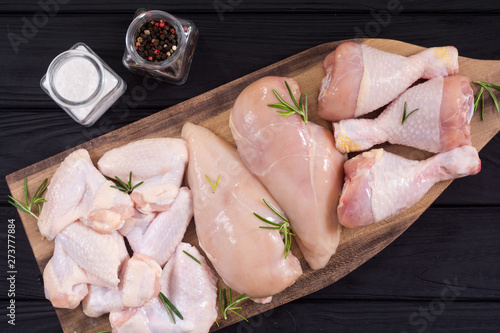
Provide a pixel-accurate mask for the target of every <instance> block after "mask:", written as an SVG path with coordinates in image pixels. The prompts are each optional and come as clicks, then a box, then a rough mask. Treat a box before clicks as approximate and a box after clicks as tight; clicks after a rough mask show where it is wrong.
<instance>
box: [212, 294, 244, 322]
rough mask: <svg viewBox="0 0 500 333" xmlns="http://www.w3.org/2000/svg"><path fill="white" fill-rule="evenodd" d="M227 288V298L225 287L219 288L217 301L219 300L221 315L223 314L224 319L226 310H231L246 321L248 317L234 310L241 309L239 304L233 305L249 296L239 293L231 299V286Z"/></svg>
mask: <svg viewBox="0 0 500 333" xmlns="http://www.w3.org/2000/svg"><path fill="white" fill-rule="evenodd" d="M228 289H229V299H228V298H227V295H226V289H225V288H222V289H219V302H220V309H221V310H222V316H224V319H227V312H228V311H231V312H232V313H234V314H235V315H237V316H239V317H240V318H242V319H243V320H245V321H246V322H248V319H246V318H245V317H243V316H242V315H241V314H239V313H238V312H236V310H241V306H235V305H236V304H238V303H241V302H243V301H244V300H247V299H249V298H250V296H247V294H241V295H240V296H238V297H237V298H236V299H235V300H234V301H233V297H232V295H231V288H228Z"/></svg>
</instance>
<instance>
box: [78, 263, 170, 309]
mask: <svg viewBox="0 0 500 333" xmlns="http://www.w3.org/2000/svg"><path fill="white" fill-rule="evenodd" d="M161 272H162V269H161V267H160V265H158V264H157V263H156V262H155V261H154V260H153V259H152V258H151V257H148V256H146V255H144V254H134V256H133V257H132V258H130V260H128V261H127V262H126V263H125V264H124V265H123V266H122V269H121V274H120V285H119V289H118V290H112V289H108V288H106V287H101V286H96V285H90V286H89V293H88V295H87V296H86V297H85V299H84V300H83V303H82V306H83V312H84V313H85V314H86V315H87V316H89V317H99V316H101V315H103V314H105V313H108V312H114V311H121V310H123V309H124V308H126V307H141V306H144V305H146V304H148V303H149V301H151V300H152V299H153V298H154V297H157V296H158V293H159V292H160V290H161V284H160V281H159V279H160V275H161Z"/></svg>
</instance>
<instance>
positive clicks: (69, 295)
mask: <svg viewBox="0 0 500 333" xmlns="http://www.w3.org/2000/svg"><path fill="white" fill-rule="evenodd" d="M58 238H59V237H56V239H55V248H54V254H53V256H52V258H51V259H50V260H49V262H48V263H47V265H46V266H45V269H44V271H43V287H44V291H45V298H47V299H48V300H49V301H50V302H51V303H52V305H53V306H54V307H56V308H67V309H74V308H76V307H77V306H78V304H80V301H81V300H82V299H83V298H84V297H85V296H86V295H87V293H88V287H87V283H95V284H101V285H103V283H102V282H101V281H100V280H99V279H98V278H96V277H94V276H92V275H91V274H87V272H85V271H84V270H83V269H82V268H81V267H80V266H79V265H78V264H77V263H76V262H75V261H74V260H73V259H71V257H70V256H68V254H67V253H66V251H64V249H63V247H62V245H61V243H60V242H59V240H58Z"/></svg>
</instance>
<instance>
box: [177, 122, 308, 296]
mask: <svg viewBox="0 0 500 333" xmlns="http://www.w3.org/2000/svg"><path fill="white" fill-rule="evenodd" d="M182 137H183V138H184V139H185V140H186V141H187V142H188V145H189V164H188V172H187V181H188V184H189V187H190V188H191V190H192V191H193V206H194V219H195V224H196V234H197V235H198V240H199V243H200V246H201V248H202V249H203V250H204V251H205V253H206V254H207V256H208V258H209V259H210V261H211V262H212V264H213V265H214V267H215V269H216V270H217V272H218V273H219V275H220V276H221V277H222V279H223V280H224V282H225V283H226V284H227V285H228V286H229V287H231V288H232V289H233V290H236V291H238V292H239V293H246V294H247V295H248V296H250V297H252V298H254V299H255V300H256V301H260V302H268V301H270V298H269V297H270V296H272V295H274V294H277V293H279V292H280V291H282V290H283V289H285V288H286V287H288V286H290V285H292V284H293V283H294V282H295V280H296V279H297V278H298V277H299V276H300V275H301V274H302V269H301V267H300V262H299V260H298V259H297V258H296V257H295V256H294V255H293V254H292V253H291V252H290V253H289V255H288V257H287V258H286V259H285V256H284V250H285V248H284V243H283V240H282V239H281V235H280V234H279V231H278V230H268V229H261V228H259V226H264V225H265V224H264V223H263V222H262V221H260V220H259V219H258V218H257V217H255V216H254V214H253V213H254V212H255V213H257V214H259V215H261V216H262V217H264V218H267V219H269V220H270V221H273V222H275V223H279V222H281V220H280V219H279V218H278V216H276V215H275V214H274V213H273V212H272V211H271V210H270V209H269V208H267V206H266V205H265V204H264V202H263V201H262V199H266V200H267V201H268V202H270V203H271V204H272V205H273V206H274V207H276V208H277V209H278V210H280V211H281V209H280V208H279V206H278V204H277V203H276V202H275V201H274V199H273V198H272V196H271V194H269V192H267V190H266V189H265V188H264V186H262V184H261V183H260V182H259V181H258V180H257V178H256V177H255V176H254V175H253V174H252V173H251V172H250V171H249V170H248V169H247V168H246V166H245V165H244V164H243V162H242V161H241V158H240V157H239V156H238V153H237V152H236V149H234V148H233V147H232V146H230V145H229V144H228V143H226V142H225V141H223V140H222V139H220V138H219V137H217V136H216V135H215V134H213V133H212V132H210V131H209V130H208V129H206V128H203V127H201V126H197V125H193V124H191V123H186V124H185V125H184V127H183V128H182ZM219 175H220V181H219V183H218V186H217V188H216V189H215V191H213V190H212V187H211V186H210V183H209V181H208V179H207V178H206V176H208V177H210V178H211V179H212V181H213V182H215V181H216V180H217V178H218V176H219Z"/></svg>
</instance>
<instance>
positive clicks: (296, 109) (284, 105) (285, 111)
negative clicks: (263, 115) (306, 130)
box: [268, 81, 309, 124]
mask: <svg viewBox="0 0 500 333" xmlns="http://www.w3.org/2000/svg"><path fill="white" fill-rule="evenodd" d="M285 86H286V89H287V90H288V94H289V95H290V98H291V100H292V103H293V104H294V105H292V104H290V103H288V102H287V101H285V100H284V99H283V98H282V97H281V96H280V94H278V92H277V91H276V90H274V89H273V93H274V95H275V96H276V98H277V99H278V100H279V101H280V102H281V103H270V104H268V106H270V107H272V108H276V109H279V110H277V111H276V112H278V113H279V114H280V115H281V116H284V117H289V116H291V115H293V114H295V113H297V114H298V115H300V117H301V118H302V121H303V122H304V123H306V124H307V120H308V116H309V114H308V112H309V111H308V98H307V93H306V98H305V104H302V101H303V98H302V97H303V94H300V98H299V101H298V102H297V100H296V99H295V96H294V95H293V92H292V89H291V88H290V86H289V85H288V82H286V81H285Z"/></svg>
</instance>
